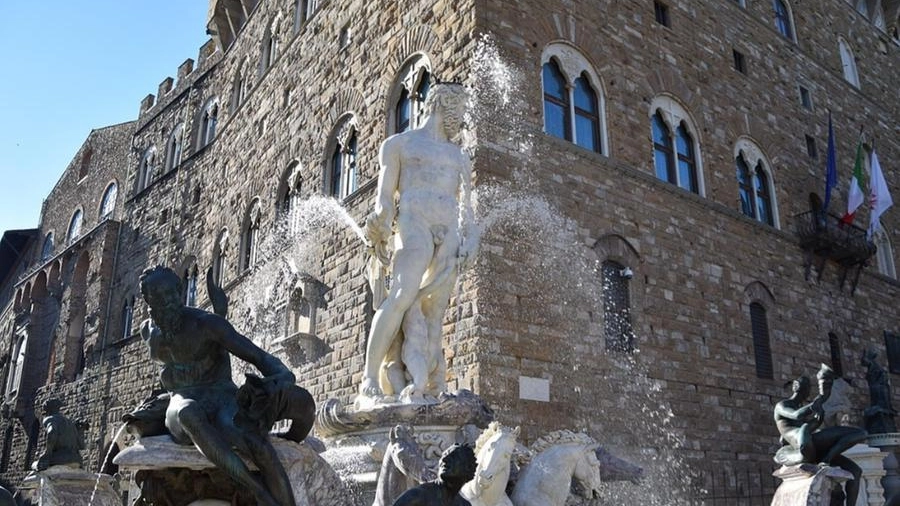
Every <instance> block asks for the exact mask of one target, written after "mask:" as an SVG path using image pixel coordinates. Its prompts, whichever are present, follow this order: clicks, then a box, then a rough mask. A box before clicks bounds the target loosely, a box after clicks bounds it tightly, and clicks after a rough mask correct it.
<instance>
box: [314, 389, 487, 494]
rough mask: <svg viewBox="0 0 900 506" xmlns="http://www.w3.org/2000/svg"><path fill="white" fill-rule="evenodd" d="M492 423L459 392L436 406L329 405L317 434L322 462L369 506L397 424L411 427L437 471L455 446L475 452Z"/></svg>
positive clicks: (481, 405) (470, 396)
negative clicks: (465, 445) (463, 445)
mask: <svg viewBox="0 0 900 506" xmlns="http://www.w3.org/2000/svg"><path fill="white" fill-rule="evenodd" d="M493 419H494V413H493V411H492V410H491V409H490V408H489V407H488V406H487V404H486V403H485V402H484V401H483V400H482V399H481V398H480V397H478V396H477V395H475V394H474V393H472V392H470V391H468V390H460V391H459V392H457V393H455V394H449V393H448V394H441V396H440V398H439V399H438V402H436V403H415V404H403V403H390V404H377V405H375V406H372V407H369V408H367V409H360V410H355V409H353V408H352V407H345V406H344V405H343V404H341V402H340V401H338V400H337V399H329V400H327V401H325V403H324V404H323V405H322V409H321V410H320V411H319V413H318V415H317V418H316V428H315V430H316V434H317V435H318V436H319V437H321V438H322V439H323V441H324V443H325V445H326V447H327V448H328V450H326V451H325V452H324V453H323V454H322V457H323V458H324V459H325V460H326V461H328V463H329V464H331V466H332V467H333V468H334V469H335V471H337V472H338V474H339V475H340V476H341V477H342V478H343V479H344V480H345V481H347V482H352V483H353V487H354V489H355V490H356V491H357V492H358V493H359V494H360V495H362V496H363V497H364V498H365V500H364V502H365V503H366V504H372V499H373V498H374V496H375V488H376V486H377V480H378V472H379V470H380V468H381V461H382V458H383V457H384V452H385V448H386V447H387V444H388V440H389V433H390V431H391V429H392V428H393V427H395V426H396V425H397V424H401V423H402V424H407V425H411V426H412V427H414V429H415V434H414V438H415V440H416V443H417V444H418V445H419V447H420V448H421V449H422V451H423V454H424V455H423V456H424V457H425V460H426V463H427V465H428V466H429V468H430V469H437V462H438V460H439V459H440V457H441V453H443V451H444V450H446V449H447V448H449V447H450V446H451V445H453V444H457V443H468V444H470V445H472V446H474V445H475V441H476V439H477V438H478V435H479V434H480V433H481V429H483V428H485V427H487V425H488V424H489V423H490V422H491V421H493Z"/></svg>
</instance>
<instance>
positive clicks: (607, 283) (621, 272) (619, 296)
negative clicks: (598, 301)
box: [601, 260, 634, 352]
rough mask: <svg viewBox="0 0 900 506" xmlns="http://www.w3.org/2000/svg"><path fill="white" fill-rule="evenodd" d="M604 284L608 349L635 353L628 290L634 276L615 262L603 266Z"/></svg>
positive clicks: (607, 261)
mask: <svg viewBox="0 0 900 506" xmlns="http://www.w3.org/2000/svg"><path fill="white" fill-rule="evenodd" d="M601 273H602V278H603V279H602V282H603V326H604V330H605V334H606V349H607V350H613V351H624V352H632V351H634V332H633V331H632V327H631V301H630V295H629V290H628V285H629V284H630V281H631V278H632V277H633V276H634V274H633V273H632V272H631V270H630V269H626V267H625V266H624V265H622V264H620V263H618V262H615V261H613V260H606V261H604V262H603V264H602V266H601Z"/></svg>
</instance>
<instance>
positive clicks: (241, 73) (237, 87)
mask: <svg viewBox="0 0 900 506" xmlns="http://www.w3.org/2000/svg"><path fill="white" fill-rule="evenodd" d="M249 65H250V64H249V63H248V60H247V59H246V58H244V60H243V61H242V62H241V64H240V65H239V66H238V68H237V70H236V71H235V72H234V79H232V82H231V112H234V111H235V110H237V108H238V107H240V106H241V104H243V103H244V101H246V100H247V95H248V94H249V93H250V72H249V71H248V67H249Z"/></svg>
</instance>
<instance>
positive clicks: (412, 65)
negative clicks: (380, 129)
mask: <svg viewBox="0 0 900 506" xmlns="http://www.w3.org/2000/svg"><path fill="white" fill-rule="evenodd" d="M433 76H434V74H433V73H432V67H431V59H430V58H429V57H428V55H426V54H425V53H421V52H419V53H415V54H413V55H411V56H410V57H409V58H407V59H406V61H404V62H403V65H402V66H401V67H400V72H398V73H397V76H396V77H395V79H394V83H393V85H392V86H391V92H390V94H389V95H388V106H387V120H388V121H387V125H386V133H387V135H388V136H391V135H394V134H398V133H401V132H405V131H407V130H413V129H416V128H419V127H421V126H422V125H423V124H424V123H425V120H426V117H425V98H426V97H427V96H428V92H429V91H430V90H431V87H432V84H431V83H432V81H433V79H434V78H433ZM423 88H424V93H423ZM404 101H405V102H406V103H407V105H408V108H407V111H408V113H407V114H408V118H407V124H406V125H401V122H400V107H401V105H402V104H403V102H404ZM401 126H405V128H401Z"/></svg>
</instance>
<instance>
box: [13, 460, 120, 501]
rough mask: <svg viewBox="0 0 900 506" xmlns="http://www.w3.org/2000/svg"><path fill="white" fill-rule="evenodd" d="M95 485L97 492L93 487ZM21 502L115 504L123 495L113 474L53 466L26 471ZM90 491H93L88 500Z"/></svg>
mask: <svg viewBox="0 0 900 506" xmlns="http://www.w3.org/2000/svg"><path fill="white" fill-rule="evenodd" d="M95 486H96V493H95V492H94V487H95ZM19 492H20V494H21V495H22V499H23V503H24V504H31V505H35V506H37V505H40V506H88V505H89V504H91V505H92V506H118V505H120V504H122V499H121V498H120V497H119V494H118V493H117V492H116V490H115V489H114V488H113V478H112V476H109V475H106V474H97V473H89V472H87V471H85V470H83V469H77V468H71V467H67V466H52V467H50V468H49V469H47V470H44V471H40V472H37V473H34V474H30V475H28V476H27V477H26V478H25V480H23V481H22V485H21V486H20V487H19ZM91 494H94V500H93V503H91Z"/></svg>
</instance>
